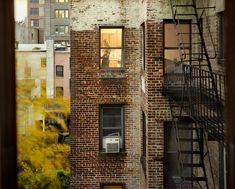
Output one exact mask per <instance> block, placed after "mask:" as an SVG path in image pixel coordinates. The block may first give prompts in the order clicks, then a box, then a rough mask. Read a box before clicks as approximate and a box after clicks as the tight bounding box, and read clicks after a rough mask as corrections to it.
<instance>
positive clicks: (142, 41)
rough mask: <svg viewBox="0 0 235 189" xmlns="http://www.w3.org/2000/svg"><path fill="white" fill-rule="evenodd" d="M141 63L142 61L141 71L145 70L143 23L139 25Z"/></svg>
mask: <svg viewBox="0 0 235 189" xmlns="http://www.w3.org/2000/svg"><path fill="white" fill-rule="evenodd" d="M140 28H141V30H140V35H141V61H142V69H143V70H145V23H142V24H141V27H140Z"/></svg>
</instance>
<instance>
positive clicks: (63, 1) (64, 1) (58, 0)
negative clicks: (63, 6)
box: [55, 0, 68, 3]
mask: <svg viewBox="0 0 235 189" xmlns="http://www.w3.org/2000/svg"><path fill="white" fill-rule="evenodd" d="M55 2H56V3H68V0H56V1H55Z"/></svg>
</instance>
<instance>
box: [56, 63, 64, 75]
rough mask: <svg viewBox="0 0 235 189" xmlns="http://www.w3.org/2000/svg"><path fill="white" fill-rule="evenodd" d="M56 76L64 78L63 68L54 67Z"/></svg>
mask: <svg viewBox="0 0 235 189" xmlns="http://www.w3.org/2000/svg"><path fill="white" fill-rule="evenodd" d="M56 76H57V77H63V76H64V66H58V65H57V66H56Z"/></svg>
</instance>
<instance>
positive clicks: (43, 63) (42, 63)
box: [41, 57, 47, 68]
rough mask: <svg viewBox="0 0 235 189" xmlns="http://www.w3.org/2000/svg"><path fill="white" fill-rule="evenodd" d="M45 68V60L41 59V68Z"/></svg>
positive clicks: (44, 58)
mask: <svg viewBox="0 0 235 189" xmlns="http://www.w3.org/2000/svg"><path fill="white" fill-rule="evenodd" d="M46 66H47V59H46V57H42V58H41V67H42V68H45V67H46Z"/></svg>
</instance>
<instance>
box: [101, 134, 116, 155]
mask: <svg viewBox="0 0 235 189" xmlns="http://www.w3.org/2000/svg"><path fill="white" fill-rule="evenodd" d="M104 148H105V152H106V153H119V138H117V137H107V138H105V139H104Z"/></svg>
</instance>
